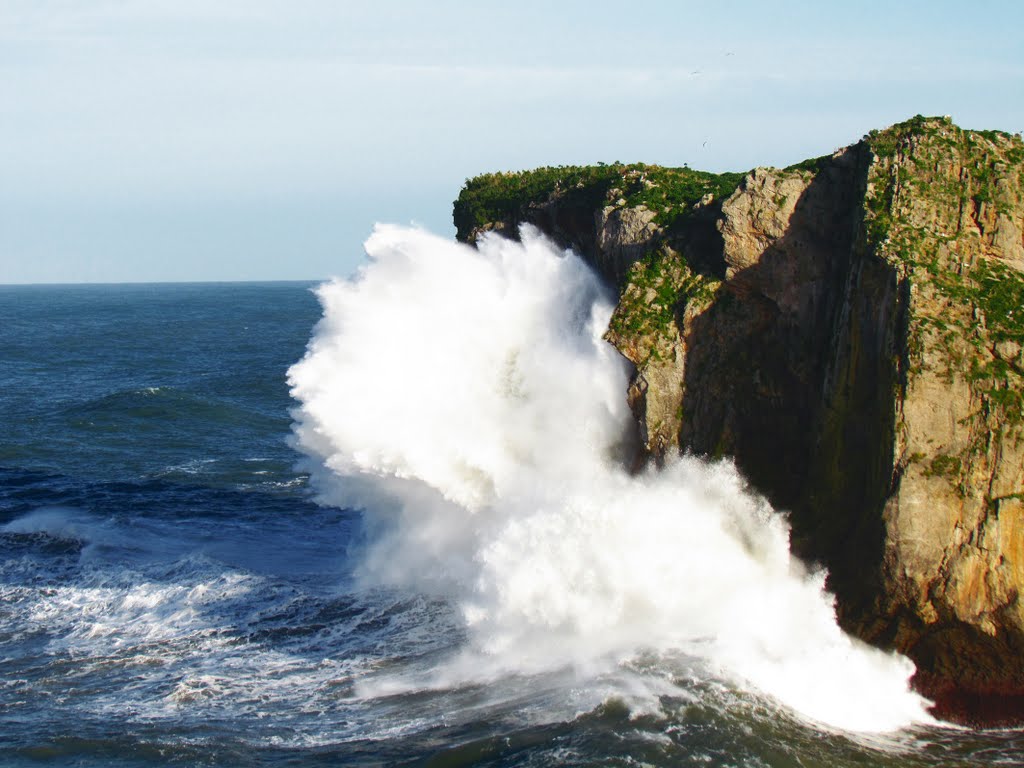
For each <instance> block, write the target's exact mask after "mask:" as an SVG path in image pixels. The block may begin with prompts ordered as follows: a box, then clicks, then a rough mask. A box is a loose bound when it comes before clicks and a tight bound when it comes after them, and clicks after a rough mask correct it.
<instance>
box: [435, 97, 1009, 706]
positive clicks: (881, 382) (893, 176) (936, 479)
mask: <svg viewBox="0 0 1024 768" xmlns="http://www.w3.org/2000/svg"><path fill="white" fill-rule="evenodd" d="M522 222H530V223H533V224H535V225H536V226H538V227H539V228H541V229H542V230H544V231H545V232H547V233H548V234H549V235H551V236H552V237H554V238H555V239H556V240H558V241H559V242H561V243H562V244H563V245H565V246H571V247H573V248H575V249H576V250H577V251H578V252H580V253H581V254H582V255H584V256H585V257H586V258H588V259H589V260H590V261H591V263H592V264H593V265H594V267H595V268H596V269H597V270H598V271H599V272H600V273H601V274H602V275H604V276H605V278H606V279H607V280H608V281H609V283H611V284H612V285H614V286H616V288H617V289H618V291H619V295H620V299H619V303H618V307H617V309H616V311H615V314H614V316H613V318H612V322H611V325H610V327H609V330H608V334H607V337H608V339H609V340H610V341H611V342H612V343H613V344H614V345H615V346H616V347H617V348H618V349H619V350H620V351H621V352H622V354H623V355H625V356H626V357H627V358H629V360H631V361H632V362H633V363H634V365H635V366H636V373H635V375H634V377H633V380H632V382H631V384H630V387H629V392H628V393H627V397H628V398H629V402H630V404H631V406H632V408H633V412H634V413H635V415H636V417H637V422H638V425H639V429H640V432H641V436H642V438H643V442H644V445H645V446H646V450H647V454H648V456H649V457H651V458H652V459H653V460H655V461H657V460H658V459H659V458H660V457H662V456H664V455H665V453H666V452H668V451H677V450H680V449H682V450H686V451H691V452H694V453H699V454H706V455H710V456H723V455H726V456H732V457H734V458H735V460H736V462H737V464H738V465H739V467H740V468H741V469H742V470H743V471H744V473H745V474H746V476H747V477H748V478H749V479H750V481H751V482H752V484H753V485H754V486H755V487H757V488H758V489H759V490H760V491H761V492H763V493H764V494H766V495H767V496H768V497H769V498H770V499H771V500H772V502H773V503H774V504H775V505H776V506H777V507H779V508H781V509H785V510H788V511H789V514H790V517H791V522H792V531H793V532H792V542H793V547H794V549H795V550H796V551H797V552H798V553H799V554H800V555H801V556H803V557H804V558H806V559H808V560H812V561H816V562H819V563H822V564H824V565H825V566H826V567H827V568H828V570H829V587H830V589H831V590H832V591H833V592H834V593H835V594H836V596H837V608H838V612H839V616H840V620H841V622H842V623H843V625H844V626H845V627H846V628H847V629H848V630H850V631H852V632H854V633H856V634H858V635H859V636H861V637H863V638H864V639H866V640H868V641H869V642H872V643H875V644H876V645H880V646H883V647H889V648H895V649H898V650H900V651H902V652H904V653H907V654H908V655H909V656H910V657H911V658H912V659H913V660H914V661H915V662H916V664H917V665H918V674H917V676H916V678H915V682H916V684H917V686H918V687H919V689H920V690H922V691H923V692H924V693H925V694H927V695H928V696H930V697H931V698H933V699H934V700H935V701H936V705H937V706H936V711H937V713H938V714H939V715H940V716H945V717H949V718H953V719H959V720H964V721H974V722H986V723H994V722H1002V721H1007V720H1015V721H1020V720H1021V719H1024V598H1022V597H1021V593H1022V592H1024V440H1022V437H1024V386H1022V385H1024V353H1022V349H1024V240H1022V229H1024V145H1022V142H1021V139H1020V137H1017V136H1011V135H1009V134H1005V133H1000V132H993V131H980V132H977V131H964V130H961V129H960V128H958V127H956V126H955V125H953V124H952V122H951V121H950V120H949V119H947V118H922V117H917V118H914V119H912V120H910V121H908V122H906V123H902V124H899V125H896V126H893V127H892V128H889V129H886V130H882V131H877V132H872V133H871V134H869V135H868V136H866V137H865V138H864V139H863V140H862V141H860V142H858V143H856V144H854V145H852V146H850V147H848V148H846V149H843V150H840V151H838V152H837V153H835V154H834V155H832V156H830V157H822V158H817V159H815V160H811V161H807V162H805V163H801V164H799V165H796V166H793V167H790V168H786V169H775V168H758V169H755V170H753V171H751V172H750V173H748V174H720V175H715V174H708V173H701V172H698V171H693V170H690V169H688V168H682V169H669V168H661V167H656V166H644V165H629V166H623V165H610V166H596V167H592V168H546V169H540V170H538V171H531V172H526V173H519V174H491V175H488V176H482V177H478V178H476V179H472V180H470V181H468V182H467V184H466V186H465V188H464V189H463V191H462V193H461V195H460V197H459V199H458V200H457V201H456V203H455V223H456V227H457V230H458V236H459V237H460V239H463V240H468V241H472V240H473V239H474V238H475V237H476V236H477V235H478V234H479V232H481V231H483V230H487V229H497V230H500V231H505V232H507V233H509V234H514V233H515V231H516V228H517V226H518V225H519V224H520V223H522Z"/></svg>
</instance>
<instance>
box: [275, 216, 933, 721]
mask: <svg viewBox="0 0 1024 768" xmlns="http://www.w3.org/2000/svg"><path fill="white" fill-rule="evenodd" d="M366 251H367V254H368V256H369V262H368V263H367V264H366V265H365V266H364V267H363V268H362V269H361V270H360V272H359V273H358V274H357V275H356V277H355V278H354V279H352V280H347V281H345V280H336V281H334V282H331V283H328V284H325V285H322V286H320V288H318V289H317V295H318V296H319V298H320V301H321V303H322V305H323V310H324V314H323V318H322V320H321V321H320V323H319V324H318V325H317V327H316V329H315V331H314V334H313V337H312V339H311V341H310V343H309V346H308V349H307V353H306V356H305V357H304V358H303V360H301V361H300V362H299V363H297V364H295V365H294V366H293V367H292V368H291V370H290V372H289V383H290V386H291V388H292V394H293V396H294V397H295V398H296V399H297V400H298V401H299V403H300V405H299V407H298V408H297V409H296V410H295V414H294V415H295V426H294V430H295V442H296V445H297V446H298V447H299V448H300V449H301V450H302V451H304V452H305V453H306V454H307V455H308V456H309V457H310V461H309V468H310V471H311V472H312V473H313V475H314V480H315V482H316V485H317V487H318V489H319V492H320V497H321V501H323V502H324V503H327V504H334V505H339V506H354V507H358V508H361V509H363V510H365V512H366V523H367V527H368V543H367V545H366V549H365V552H364V553H363V556H362V560H361V566H360V576H361V578H362V580H363V583H364V584H367V585H387V586H391V587H396V586H397V587H402V588H407V589H409V590H413V591H417V592H421V593H426V592H429V593H436V594H440V595H443V596H445V597H447V598H449V599H451V600H453V601H454V602H455V603H456V604H457V605H458V606H459V607H460V610H461V613H462V616H463V619H464V621H465V624H466V626H467V628H468V637H469V640H468V647H467V648H466V649H465V652H464V654H463V656H462V657H461V659H459V660H455V661H453V662H452V663H451V665H450V669H448V670H439V672H438V674H439V675H440V678H441V679H443V678H444V675H445V674H450V675H452V676H453V677H460V676H461V677H463V678H465V677H470V678H472V677H474V676H475V677H477V678H479V679H484V678H486V677H488V676H494V675H503V674H516V673H534V672H541V671H544V670H549V669H558V668H565V667H567V666H568V667H575V668H577V669H578V670H580V673H581V674H582V675H584V676H585V675H587V674H590V673H594V674H596V672H597V671H601V670H607V669H608V668H609V667H614V666H615V665H616V664H621V663H626V662H628V660H629V659H630V658H632V657H634V656H635V655H636V654H638V653H645V654H655V655H657V654H674V653H675V654H677V653H683V654H688V655H690V656H693V657H699V658H701V659H702V660H704V661H705V662H706V664H707V666H708V667H709V668H711V669H713V670H715V671H716V672H717V673H719V674H721V675H722V676H724V677H727V678H728V679H730V680H733V681H737V682H738V683H739V684H741V685H748V686H753V687H754V688H756V689H758V690H760V691H762V692H764V693H767V694H769V695H771V696H773V697H775V698H776V699H777V700H778V701H780V702H781V703H783V704H784V705H786V706H788V707H790V708H792V709H793V710H794V711H796V712H798V713H800V714H801V715H803V716H804V717H807V718H810V719H812V720H815V721H817V722H820V723H824V724H827V725H830V726H834V727H839V728H844V729H851V730H865V731H886V730H893V729H897V728H900V727H903V726H906V725H909V724H911V723H914V722H920V721H924V720H927V715H926V713H925V705H926V702H924V701H923V700H922V699H921V698H920V697H918V696H917V695H916V694H914V693H913V692H912V691H911V690H910V688H909V685H908V680H909V678H910V676H911V675H912V673H913V666H912V664H911V663H910V662H909V661H908V660H907V659H905V658H903V657H900V656H897V655H892V654H886V653H882V652H881V651H878V650H875V649H871V648H868V647H867V646H865V645H863V644H861V643H859V642H857V641H855V640H853V639H851V638H850V637H848V636H847V635H845V634H844V633H843V632H842V631H841V630H840V629H839V627H838V626H837V624H836V620H835V611H834V606H833V601H832V597H831V596H830V595H829V594H828V593H827V592H825V590H824V576H823V574H821V573H809V572H808V571H807V570H806V569H805V568H804V567H803V566H802V564H801V563H800V562H798V561H797V560H796V559H794V558H793V557H791V556H790V553H789V549H788V528H787V525H786V522H785V520H784V518H783V517H782V516H780V515H779V514H777V513H776V512H775V511H773V510H772V509H771V508H770V507H769V505H768V504H767V503H766V502H765V501H764V500H763V499H762V498H761V497H759V496H757V495H756V494H753V493H751V492H750V490H749V489H748V488H747V486H746V484H745V482H744V480H743V478H742V477H741V476H740V475H739V474H738V473H737V471H736V470H735V468H734V467H733V466H732V465H731V464H730V463H728V462H717V463H709V462H706V461H703V460H699V459H696V458H692V457H679V458H676V459H673V460H670V461H668V462H667V463H666V466H665V467H663V468H662V469H660V470H653V469H651V470H647V471H644V472H641V473H638V474H631V473H629V472H628V471H627V469H626V466H625V462H624V461H623V455H624V445H625V444H626V443H628V440H627V437H628V435H629V434H630V431H631V423H630V414H629V413H628V410H627V407H626V404H625V390H626V384H627V380H628V375H629V367H628V365H627V363H626V362H625V361H624V360H623V359H622V358H621V356H619V355H618V353H617V352H616V351H615V350H614V349H613V348H612V347H611V346H610V345H608V344H607V343H606V342H605V341H603V340H602V333H603V331H604V330H605V328H606V327H607V323H608V319H609V317H610V315H611V311H612V301H611V297H610V296H609V295H608V294H607V292H606V291H605V289H604V288H603V287H602V285H601V283H600V281H599V280H598V279H597V278H596V277H595V275H594V274H593V273H592V272H591V271H590V270H589V268H588V267H587V266H586V265H585V264H584V263H583V262H582V261H581V260H580V259H579V258H578V257H577V256H575V255H574V254H572V253H571V252H562V251H560V250H559V249H558V248H556V247H555V246H554V245H553V244H552V243H551V242H549V241H548V240H547V239H545V238H544V237H543V236H542V235H540V234H539V233H538V232H537V231H535V230H533V229H531V228H529V227H526V228H524V229H523V230H522V232H521V242H514V241H510V240H506V239H503V238H501V237H498V236H496V235H486V236H484V237H483V238H482V239H481V241H480V243H479V247H478V248H472V247H469V246H466V245H462V244H458V243H453V242H450V241H448V240H445V239H443V238H440V237H437V236H434V235H432V234H429V233H427V232H425V231H422V230H419V229H413V228H403V227H395V226H378V227H377V228H376V229H375V231H374V233H373V235H372V236H371V237H370V238H369V239H368V240H367V242H366Z"/></svg>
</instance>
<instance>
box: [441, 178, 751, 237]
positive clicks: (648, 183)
mask: <svg viewBox="0 0 1024 768" xmlns="http://www.w3.org/2000/svg"><path fill="white" fill-rule="evenodd" d="M743 176H744V174H742V173H719V174H716V173H708V172H705V171H694V170H691V169H690V168H665V167H662V166H658V165H644V164H643V163H633V164H631V165H623V164H621V163H613V164H611V165H605V164H598V165H589V166H557V167H544V168H537V169H536V170H532V171H518V172H509V173H488V174H484V175H481V176H477V177H475V178H472V179H469V180H467V181H466V184H465V186H464V187H463V188H462V191H461V192H460V193H459V198H458V200H456V201H455V203H454V220H455V228H456V232H457V237H458V238H459V239H460V240H467V239H469V238H470V237H471V236H472V233H473V232H474V231H475V230H477V229H479V228H481V227H485V226H489V225H494V224H496V223H501V222H510V221H516V220H519V219H521V218H522V217H523V215H524V213H525V212H526V211H527V210H528V209H529V208H530V207H533V206H539V205H543V204H545V203H548V202H550V201H553V200H556V199H557V200H558V201H559V205H560V206H563V207H576V208H580V209H583V210H594V209H597V208H601V207H604V206H605V205H618V206H622V207H636V206H640V205H643V206H645V207H647V208H648V209H649V210H651V211H654V212H655V213H656V217H655V222H656V223H657V224H659V225H661V226H663V227H666V228H668V227H671V225H672V224H674V223H675V222H676V221H678V220H679V219H680V218H684V217H685V216H686V215H687V214H688V213H689V212H690V210H691V209H692V207H693V206H694V205H696V204H697V203H698V202H700V200H701V199H702V198H703V197H704V196H705V195H708V194H710V195H712V196H713V197H715V198H719V199H720V198H722V197H726V196H728V195H729V194H731V193H732V192H733V190H735V189H736V187H737V186H738V185H739V183H740V181H742V179H743Z"/></svg>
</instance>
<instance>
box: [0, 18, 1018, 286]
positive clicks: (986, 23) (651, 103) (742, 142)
mask: <svg viewBox="0 0 1024 768" xmlns="http://www.w3.org/2000/svg"><path fill="white" fill-rule="evenodd" d="M1022 30H1024V3H1021V2H1019V0H1005V1H1004V2H991V1H988V0H976V2H974V3H971V4H965V3H963V2H955V3H954V2H947V1H946V0H930V1H928V2H926V1H924V0H920V1H914V0H912V1H908V2H901V1H900V0H888V1H887V2H874V0H864V1H862V2H857V3H852V2H851V3H834V2H826V1H825V0H816V1H815V2H798V1H788V0H776V2H771V3H768V2H763V1H759V2H748V1H747V0H730V1H729V2H719V3H708V2H706V0H702V1H701V2H689V1H688V0H664V1H657V0H633V2H631V3H628V4H626V3H622V2H621V1H620V0H617V1H616V2H605V1H604V0H586V1H577V0H563V1H562V2H559V1H558V0H546V1H545V2H539V1H535V0H516V2H508V0H504V1H503V2H493V1H492V0H465V1H463V2H454V1H453V0H431V1H430V2H412V1H411V0H372V1H371V2H362V1H352V2H346V1H345V0H337V1H334V2H331V1H328V0H288V2H284V1H283V0H274V1H272V0H134V1H132V2H129V1H127V0H125V1H119V0H0V283H36V282H43V283H47V282H60V283H77V282H138V281H205V280H216V281H222V280H288V279H295V280H320V279H324V278H327V277H330V276H346V275H348V274H350V273H351V272H352V271H353V270H354V269H355V268H356V267H357V266H358V265H359V264H360V263H361V262H362V261H363V259H364V256H363V249H362V243H363V241H364V240H365V239H366V237H367V236H368V235H369V234H370V232H371V231H372V228H373V225H374V223H375V222H378V221H383V222H394V223H400V224H408V223H415V224H419V225H422V226H424V227H426V228H428V229H430V230H432V231H434V232H438V233H440V234H444V235H451V236H453V235H454V229H453V227H452V223H451V204H452V201H453V200H454V199H455V198H456V197H457V195H458V192H459V189H460V187H461V186H462V184H463V183H464V182H465V180H466V179H467V178H470V177H472V176H475V175H477V174H479V173H484V172H488V171H495V170H518V169H526V168H533V167H537V166H541V165H568V164H587V163H596V162H599V161H600V162H614V161H622V162H647V163H657V164H661V165H669V166H676V165H683V164H684V163H686V164H689V165H690V166H691V167H693V168H699V169H703V170H710V171H726V170H747V169H749V168H752V167H754V166H757V165H776V166H784V165H788V164H791V163H794V162H797V161H799V160H802V159H805V158H807V157H813V156H817V155H822V154H825V153H829V152H831V151H833V150H834V149H836V148H838V147H841V146H845V145H847V144H850V143H852V142H855V141H857V140H858V139H859V138H860V137H861V136H863V135H864V134H865V133H867V132H868V131H869V130H871V129H872V128H882V127H885V126H887V125H890V124H892V123H894V122H898V121H900V120H904V119H906V118H908V117H911V116H913V115H915V114H918V113H920V114H926V115H951V116H952V117H953V119H954V120H955V121H956V122H957V123H958V124H959V125H961V126H963V127H967V128H985V129H992V128H994V129H1000V130H1006V131H1011V132H1019V131H1021V130H1022V129H1024V34H1022Z"/></svg>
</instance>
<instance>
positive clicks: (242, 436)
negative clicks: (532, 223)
mask: <svg viewBox="0 0 1024 768" xmlns="http://www.w3.org/2000/svg"><path fill="white" fill-rule="evenodd" d="M310 288H311V286H310V285H308V284H300V283H265V284H190V285H185V284H180V285H179V284H175V285H115V286H8V287H0V765H3V766H40V765H55V766H58V765H59V766H155V765H188V766H191V765H208V766H263V765H282V766H305V765H324V766H326V765H429V766H470V765H481V766H483V765H486V766H513V765H516V766H519V765H534V766H547V765H580V766H582V765H614V766H634V765H635V766H643V765H651V766H690V765H695V766H696V765H701V766H727V765H728V766H805V767H808V766H829V768H839V767H841V766H956V765H963V766H968V765H970V766H983V765H1024V737H1022V734H1021V733H1020V732H1017V731H991V732H976V731H968V730H959V729H953V728H947V727H943V726H937V725H919V726H914V727H911V728H907V729H903V730H899V731H897V732H894V733H885V734H870V735H867V734H857V733H845V732H842V731H838V730H834V729H828V728H825V727H819V726H815V725H814V724H812V723H809V722H807V721H806V720H805V719H802V718H800V717H798V716H796V715H794V714H792V713H790V712H788V711H787V710H786V709H785V708H782V707H779V706H776V705H775V704H774V703H773V702H772V700H771V698H770V697H767V696H764V695H762V694H759V693H755V692H750V691H746V690H744V689H743V688H742V687H737V686H735V685H731V684H729V683H728V682H723V680H721V679H717V678H716V677H714V676H713V675H703V674H698V673H694V672H693V668H692V667H688V668H687V669H689V670H690V671H689V672H679V671H678V670H677V671H676V672H671V671H667V670H666V669H665V668H664V667H659V670H658V671H657V673H650V674H652V675H654V676H655V677H657V678H658V680H659V681H660V684H661V686H662V687H660V688H659V689H658V691H659V692H658V693H657V695H656V696H655V697H654V698H653V701H654V705H653V706H648V707H645V708H643V709H637V708H636V707H634V706H633V705H632V704H631V703H630V702H631V700H630V699H629V697H623V696H619V695H616V694H614V693H609V694H607V695H605V694H604V693H602V691H604V690H606V689H607V690H609V691H612V690H616V687H615V686H614V685H611V684H610V683H609V682H608V681H607V680H604V679H602V678H601V677H600V676H598V677H597V679H596V681H595V680H592V679H587V678H586V677H585V676H581V675H580V673H579V671H578V670H577V671H572V670H566V671H557V670H556V671H554V672H552V671H550V670H549V671H545V672H534V671H530V670H524V671H522V672H521V673H518V674H516V673H510V674H505V675H502V676H495V675H489V676H487V677H486V678H481V679H480V680H477V681H474V680H472V678H471V677H470V678H466V677H463V678H462V681H461V682H453V683H451V684H450V685H448V686H445V685H438V684H433V685H423V686H419V687H417V686H415V685H405V686H394V685H390V684H389V682H388V681H394V680H395V679H403V678H406V679H415V678H416V676H417V674H419V673H421V672H425V671H429V670H430V669H433V668H435V667H437V665H438V664H439V663H441V661H442V660H443V659H445V658H447V657H449V656H451V655H453V654H456V653H457V652H458V651H459V649H460V647H461V646H462V645H463V644H464V643H465V642H466V628H465V626H464V622H463V620H462V618H461V616H460V613H459V612H458V611H457V610H456V609H455V607H454V606H453V604H452V603H451V601H448V600H446V599H445V598H444V596H443V595H439V594H438V593H437V591H436V590H426V589H424V590H422V591H421V590H418V589H416V588H415V586H411V587H410V586H408V585H405V586H402V587H386V586H379V587H376V588H370V587H367V586H366V584H365V583H362V582H359V583H357V581H356V579H355V572H356V570H357V565H358V560H359V558H360V557H362V554H361V553H362V551H363V542H364V541H365V539H366V538H367V537H368V536H371V535H373V532H372V531H368V530H367V527H366V525H365V524H364V520H363V515H362V513H361V512H358V511H355V510H351V509H343V508H338V507H335V506H330V505H328V504H317V503H315V502H314V500H313V493H312V489H311V485H310V480H309V477H308V476H307V474H306V473H305V470H304V469H303V467H307V466H308V465H306V464H300V459H301V457H300V455H299V453H298V452H297V450H296V449H295V448H294V447H293V442H292V441H291V440H290V436H291V435H292V425H293V415H292V409H293V408H295V406H296V402H295V401H294V400H293V399H292V398H291V397H290V394H289V388H288V384H287V383H286V376H287V371H288V368H289V367H290V366H291V365H292V364H293V363H295V362H296V361H298V360H299V359H301V358H302V357H303V354H304V351H305V349H306V345H307V343H308V342H309V340H310V338H311V332H312V330H313V328H314V325H315V324H316V323H317V321H318V319H319V317H320V315H321V308H320V306H319V304H318V302H317V298H316V297H315V296H314V295H313V293H312V292H311V291H310ZM366 386H373V383H372V382H366ZM408 386H409V387H415V386H416V376H415V375H413V374H412V373H411V374H410V376H409V381H408ZM631 663H632V665H633V673H634V674H635V675H636V677H637V679H640V677H641V676H642V675H643V674H648V672H647V671H645V669H644V664H645V662H644V659H643V657H642V655H641V656H640V657H639V658H638V660H634V661H632V662H631ZM651 664H652V665H654V664H655V662H651ZM375 681H376V683H377V684H375ZM838 695H839V696H842V693H841V692H838Z"/></svg>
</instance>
